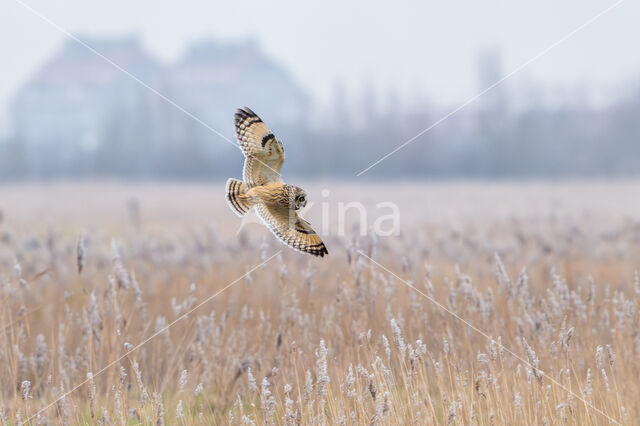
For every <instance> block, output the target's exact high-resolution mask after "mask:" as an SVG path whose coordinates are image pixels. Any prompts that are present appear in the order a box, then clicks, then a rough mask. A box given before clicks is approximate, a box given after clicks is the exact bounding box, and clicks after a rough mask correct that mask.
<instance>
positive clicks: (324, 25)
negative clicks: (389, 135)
mask: <svg viewBox="0 0 640 426" xmlns="http://www.w3.org/2000/svg"><path fill="white" fill-rule="evenodd" d="M20 1H24V2H25V3H27V4H29V5H30V6H31V7H33V8H34V9H36V10H38V11H39V12H40V13H41V14H43V15H46V16H47V17H48V18H49V19H51V20H52V21H54V22H55V23H57V24H58V25H60V26H61V27H64V28H65V29H67V30H68V31H70V32H72V33H74V34H80V35H89V36H92V37H102V36H121V35H131V34H136V35H138V36H139V37H140V38H141V40H142V42H143V44H144V45H145V46H146V47H147V48H148V50H149V51H150V52H151V53H152V54H154V55H156V56H157V57H158V58H160V59H161V60H164V61H173V60H176V59H177V58H179V57H180V55H181V54H182V53H183V52H184V49H185V47H186V46H187V45H188V44H189V43H191V42H194V41H198V40H201V39H204V38H209V37H215V38H217V39H227V40H242V39H246V38H249V37H252V38H254V39H256V40H257V41H258V43H259V45H260V46H262V48H263V49H264V50H265V51H266V52H267V53H268V54H269V55H270V56H271V57H273V58H274V59H275V60H277V61H279V62H281V63H282V64H284V65H285V66H286V67H287V68H288V69H289V70H290V71H291V72H292V74H293V76H294V78H295V79H296V80H297V81H298V82H300V83H301V84H302V86H303V87H305V88H306V89H307V90H308V91H309V92H310V93H311V95H312V96H313V97H314V99H315V100H316V101H318V102H320V103H322V104H325V105H326V104H327V103H328V101H329V100H330V99H331V95H332V90H333V87H334V84H335V82H336V81H339V80H340V81H343V82H344V83H345V85H346V88H347V90H348V91H349V92H350V93H353V94H357V93H359V92H360V91H362V89H363V87H364V86H365V85H366V84H371V85H372V86H373V87H374V88H375V89H376V90H377V91H378V92H379V93H382V94H384V93H386V92H388V91H389V90H391V89H397V90H398V91H400V93H402V94H404V95H406V96H407V98H410V97H411V94H412V91H416V90H418V91H420V92H421V93H422V94H423V95H424V96H426V97H430V98H431V99H432V100H433V101H434V102H436V103H446V104H452V105H455V104H456V103H457V102H463V101H465V100H466V99H468V98H469V97H471V96H473V95H474V94H476V93H477V92H478V91H479V89H480V87H478V84H477V82H476V81H475V70H476V60H477V57H478V52H480V51H481V50H483V49H486V48H492V47H494V48H495V47H497V48H500V49H501V50H502V52H503V55H504V62H505V66H504V68H505V72H509V71H510V70H512V69H514V68H516V67H518V66H519V65H520V64H521V63H523V62H525V61H527V60H528V59H530V58H531V57H533V56H535V55H536V54H537V53H539V52H540V51H541V50H543V49H545V48H546V47H547V46H549V45H551V44H552V43H554V42H555V41H556V40H558V39H560V38H561V37H563V36H564V35H566V34H567V33H569V32H570V31H571V30H573V29H575V28H576V27H578V26H579V25H581V24H583V23H584V22H585V21H587V20H588V19H590V18H592V17H593V16H595V15H596V14H598V13H599V12H600V11H602V10H603V9H605V8H606V7H607V6H610V5H612V4H613V3H615V1H612V0H561V1H559V0H528V1H522V0H483V1H472V0H465V1H463V0H429V1H407V0H399V1H394V2H390V1H346V0H324V1H322V2H313V3H312V2H299V1H294V0H284V1H271V2H265V1H260V0H242V1H240V2H235V1H234V2H232V1H224V2H220V1H204V0H200V1H196V0H183V1H180V2H176V1H159V0H135V1H130V0H128V1H125V0H110V1H108V2H98V1H87V0H65V1H62V0H20ZM638 22H640V2H638V1H636V0H626V1H624V2H623V3H622V4H621V5H620V6H619V7H617V8H616V9H614V10H613V11H611V12H609V13H608V14H606V15H605V16H603V17H602V18H600V19H599V20H598V21H597V22H595V23H593V24H592V25H590V26H589V27H587V28H586V29H584V30H582V31H581V32H579V33H578V34H576V35H575V36H574V37H573V38H572V39H570V40H569V41H567V42H566V43H564V44H562V45H560V46H558V47H557V48H555V49H554V50H553V51H552V52H551V53H549V54H548V55H546V56H545V57H544V58H542V59H540V60H539V61H537V62H535V63H534V64H532V65H531V66H529V67H527V69H526V70H524V71H523V72H522V73H519V74H518V75H517V76H514V78H513V83H514V84H515V83H517V82H526V81H535V82H537V83H540V84H543V85H545V86H547V87H549V88H551V89H552V90H557V91H558V92H568V93H571V91H572V90H575V89H579V88H587V89H589V90H590V91H593V92H594V93H595V94H597V95H605V96H606V95H616V96H617V95H620V94H625V93H626V92H628V88H629V87H630V85H633V87H634V88H637V87H638V86H640V84H638V83H639V82H640V54H639V53H638V40H640V25H638ZM65 37H66V36H65V35H63V34H61V33H60V32H59V31H57V30H56V29H55V28H53V27H51V26H50V25H49V24H47V23H46V22H44V21H43V20H41V19H40V18H38V17H37V16H35V15H34V14H33V13H32V12H30V11H29V10H27V9H25V8H24V7H23V6H22V5H20V3H18V2H17V1H16V0H3V1H2V4H1V5H0V58H1V60H0V64H1V65H0V112H1V111H3V109H4V107H5V106H6V104H7V102H8V100H9V99H10V98H11V96H12V95H13V94H14V93H15V92H16V90H17V89H18V88H19V87H20V85H21V84H23V83H24V82H25V81H26V80H27V79H28V77H29V75H30V74H31V73H33V72H34V70H35V69H37V67H38V66H39V65H40V64H42V63H43V62H44V61H45V60H46V59H47V58H48V57H50V56H51V55H52V54H53V53H54V52H55V51H56V49H58V48H59V47H60V46H61V44H62V43H63V42H64V41H65ZM0 115H1V116H4V115H5V114H2V113H0ZM0 121H1V120H0ZM0 127H1V126H0Z"/></svg>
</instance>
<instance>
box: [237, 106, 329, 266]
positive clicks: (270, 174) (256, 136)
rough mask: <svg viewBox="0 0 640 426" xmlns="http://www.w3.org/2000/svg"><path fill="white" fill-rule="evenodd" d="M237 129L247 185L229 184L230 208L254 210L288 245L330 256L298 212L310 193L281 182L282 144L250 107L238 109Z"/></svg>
mask: <svg viewBox="0 0 640 426" xmlns="http://www.w3.org/2000/svg"><path fill="white" fill-rule="evenodd" d="M235 127H236V136H237V138H238V143H239V144H240V148H241V149H242V152H243V153H244V156H245V161H244V168H243V170H242V176H243V180H244V182H241V181H239V180H237V179H229V180H228V181H227V187H226V197H227V201H228V203H229V206H230V207H231V209H232V210H233V211H234V212H235V213H236V214H238V215H239V216H242V215H244V214H245V213H246V212H247V211H249V210H250V209H251V208H252V207H255V209H256V212H257V213H258V216H260V218H261V219H262V221H263V222H264V223H265V225H267V227H268V228H269V229H270V230H271V232H273V234H274V235H275V236H276V237H278V238H279V239H280V240H281V241H282V242H284V243H285V244H287V245H288V246H290V247H292V248H294V249H296V250H299V251H302V252H304V253H309V254H312V255H314V256H320V257H323V256H324V255H325V254H329V252H328V251H327V248H326V247H325V245H324V243H323V242H322V239H321V238H320V237H319V236H318V234H316V232H315V231H314V230H313V228H312V227H311V224H310V223H309V222H307V221H306V220H304V219H302V218H301V217H300V216H299V215H298V213H297V212H296V211H297V210H299V209H300V208H302V207H304V206H305V205H306V204H307V194H306V193H305V192H304V190H303V189H302V188H299V187H297V186H293V185H287V184H286V183H284V182H282V181H281V176H280V170H281V169H282V164H283V163H284V159H285V154H284V146H283V145H282V142H280V141H279V140H277V139H276V137H275V136H274V134H273V133H272V132H271V130H270V129H269V127H268V126H267V125H266V124H265V123H264V122H263V121H262V119H260V117H258V115H257V114H256V113H255V112H253V111H251V110H250V109H249V108H244V109H239V110H238V112H237V113H236V115H235Z"/></svg>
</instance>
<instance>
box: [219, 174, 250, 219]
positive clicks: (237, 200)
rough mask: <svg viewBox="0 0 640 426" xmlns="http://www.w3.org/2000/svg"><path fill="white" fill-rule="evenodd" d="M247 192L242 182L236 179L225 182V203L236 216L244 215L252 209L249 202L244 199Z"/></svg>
mask: <svg viewBox="0 0 640 426" xmlns="http://www.w3.org/2000/svg"><path fill="white" fill-rule="evenodd" d="M247 190H248V187H247V185H246V184H245V183H244V182H242V181H239V180H238V179H228V180H227V186H226V188H225V192H226V197H227V203H229V207H231V210H233V211H234V212H235V213H236V214H237V215H238V216H242V215H244V214H245V213H246V212H248V211H249V209H250V208H251V207H252V205H251V202H250V201H249V200H248V199H247V197H246V193H247Z"/></svg>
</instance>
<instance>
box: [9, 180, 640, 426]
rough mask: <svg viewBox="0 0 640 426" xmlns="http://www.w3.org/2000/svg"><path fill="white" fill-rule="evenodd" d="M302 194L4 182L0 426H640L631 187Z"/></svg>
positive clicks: (638, 244)
mask: <svg viewBox="0 0 640 426" xmlns="http://www.w3.org/2000/svg"><path fill="white" fill-rule="evenodd" d="M292 183H295V182H292ZM301 186H303V187H305V189H307V192H308V194H309V198H310V201H311V202H315V204H314V205H313V206H311V208H310V209H309V211H308V213H307V214H306V215H305V216H306V217H307V219H308V220H309V221H310V222H311V223H313V224H314V226H315V227H316V229H317V230H318V232H319V233H320V234H321V235H322V236H323V238H324V240H325V242H326V244H327V247H328V249H329V256H328V257H325V258H322V259H320V258H313V257H311V256H308V255H304V254H301V253H299V252H296V251H293V250H291V249H289V248H287V247H285V246H284V245H282V244H281V243H280V242H279V241H277V240H276V239H275V238H274V237H273V236H272V235H271V234H270V233H269V232H268V231H267V230H266V229H265V228H264V227H263V226H262V225H259V224H254V223H247V224H245V225H244V226H243V228H242V230H241V231H240V232H238V228H239V226H240V224H241V222H242V221H241V219H240V218H238V217H236V216H235V215H234V214H233V213H232V212H231V211H230V210H229V208H228V207H227V205H226V202H225V200H224V183H223V182H219V183H210V184H200V185H195V184H161V183H157V184H150V183H149V184H145V183H134V184H124V183H109V182H101V183H96V182H94V183H82V184H72V183H51V184H36V183H29V184H2V185H0V301H1V303H0V327H1V328H0V424H1V425H18V424H33V425H36V424H43V425H47V424H52V425H57V424H62V425H66V424H103V425H107V424H114V425H124V424H129V425H133V424H149V425H150V424H155V425H162V424H167V425H168V424H178V425H182V424H184V425H191V424H198V425H200V424H221V425H222V424H234V425H236V424H242V425H250V424H260V425H261V424H270V425H271V424H278V425H280V424H282V425H298V424H326V425H334V424H336V425H339V424H343V425H360V424H366V425H387V424H389V425H390V424H426V425H431V424H455V425H470V424H477V425H484V424H492V425H493V424H495V425H501V424H510V425H519V424H527V425H540V424H542V425H546V424H562V425H564V424H570V425H590V424H628V425H633V424H638V423H639V422H640V421H639V420H638V419H639V418H640V278H639V276H638V273H637V271H638V270H640V197H638V194H640V182H636V181H627V182H608V183H606V182H567V183H560V184H555V183H465V182H452V183H429V182H422V183H411V182H397V183H386V184H375V183H365V184H358V183H357V182H354V183H348V184H344V183H338V182H326V183H319V182H315V183H309V184H306V185H304V184H303V185H301ZM323 190H324V192H323ZM348 202H358V203H361V206H362V207H363V210H358V209H357V208H352V209H350V210H349V211H348V214H346V218H343V219H344V221H343V222H344V223H342V222H341V220H342V219H341V218H340V216H341V212H340V210H339V207H338V206H339V204H340V203H348ZM380 202H388V203H393V204H394V205H396V206H397V208H398V212H399V225H400V227H399V233H398V234H397V235H390V236H381V235H376V233H375V232H373V223H374V222H375V220H376V218H379V217H380V216H384V215H386V214H389V209H388V208H385V207H383V206H380V205H379V204H378V203H380ZM362 211H364V212H365V213H366V223H365V224H364V226H363V229H362V230H361V229H360V228H359V221H358V218H360V219H362V217H361V216H359V215H360V214H361V213H362ZM323 228H325V229H324V230H323ZM361 231H362V232H361Z"/></svg>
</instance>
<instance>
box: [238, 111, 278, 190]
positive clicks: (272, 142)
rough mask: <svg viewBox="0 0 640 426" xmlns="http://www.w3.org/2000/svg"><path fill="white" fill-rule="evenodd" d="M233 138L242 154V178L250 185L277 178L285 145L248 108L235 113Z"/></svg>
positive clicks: (261, 183)
mask: <svg viewBox="0 0 640 426" xmlns="http://www.w3.org/2000/svg"><path fill="white" fill-rule="evenodd" d="M235 126H236V137H237V138H238V143H239V144H240V148H241V149H242V152H243V153H244V156H245V160H244V169H243V170H242V177H243V179H244V181H245V182H246V183H247V184H248V185H249V187H254V186H259V185H264V184H265V183H269V182H279V181H280V170H281V169H282V164H283V163H284V146H282V142H280V141H279V140H277V139H276V137H275V136H274V135H273V133H272V132H271V130H270V129H269V127H268V126H267V125H266V124H265V123H264V121H262V119H261V118H260V117H258V115H257V114H256V113H255V112H253V111H251V109H249V108H246V107H245V108H244V109H239V110H238V112H236V115H235Z"/></svg>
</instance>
